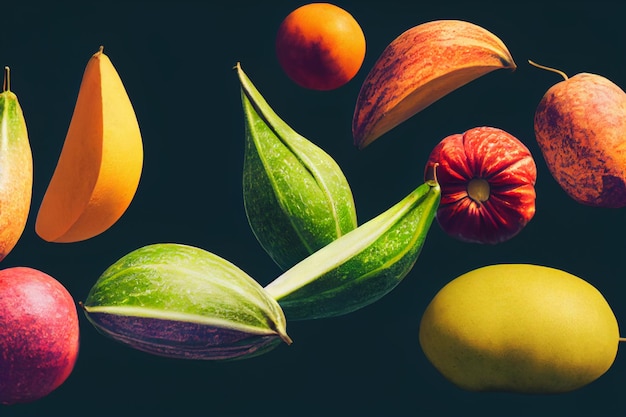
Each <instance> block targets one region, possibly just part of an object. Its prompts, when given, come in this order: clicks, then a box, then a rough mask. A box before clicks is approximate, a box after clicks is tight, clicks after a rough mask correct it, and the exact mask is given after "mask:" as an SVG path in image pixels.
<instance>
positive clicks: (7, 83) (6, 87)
mask: <svg viewBox="0 0 626 417" xmlns="http://www.w3.org/2000/svg"><path fill="white" fill-rule="evenodd" d="M10 72H11V71H10V70H9V67H8V66H6V67H4V82H3V83H2V92H5V91H11V74H10Z"/></svg>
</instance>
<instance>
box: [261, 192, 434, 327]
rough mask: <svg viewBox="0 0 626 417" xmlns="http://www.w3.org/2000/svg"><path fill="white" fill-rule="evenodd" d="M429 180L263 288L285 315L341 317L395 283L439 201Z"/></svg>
mask: <svg viewBox="0 0 626 417" xmlns="http://www.w3.org/2000/svg"><path fill="white" fill-rule="evenodd" d="M440 198H441V189H440V187H439V184H437V183H436V181H428V182H426V183H424V184H422V185H420V186H419V187H418V188H416V189H415V190H414V191H413V192H411V193H410V194H409V195H407V196H406V197H405V198H404V199H402V200H401V201H400V202H398V203H396V204H395V205H394V206H392V207H391V208H389V209H387V210H386V211H385V212H383V213H381V214H379V215H378V216H376V217H374V218H373V219H371V220H370V221H368V222H366V223H364V224H362V225H361V226H359V227H358V228H357V229H355V230H353V231H351V232H349V233H347V234H345V235H344V236H342V237H340V238H338V239H337V240H335V241H333V242H332V243H330V244H328V245H327V246H325V247H324V248H322V249H320V250H319V251H317V252H315V253H314V254H313V255H311V256H309V257H307V258H306V259H304V260H303V261H301V262H299V263H298V264H296V265H295V266H294V267H292V268H291V269H289V270H288V271H286V272H285V273H283V274H282V275H281V276H279V277H278V278H276V279H275V280H274V281H272V282H271V283H270V284H268V285H267V286H266V287H265V289H266V291H267V292H268V293H269V294H270V295H271V296H272V297H274V299H276V300H277V301H278V303H279V304H280V305H281V307H282V308H283V312H284V313H285V315H286V317H287V319H288V320H304V319H317V318H326V317H332V316H340V315H344V314H347V313H350V312H352V311H355V310H358V309H360V308H363V307H365V306H367V305H369V304H371V303H373V302H375V301H377V300H378V299H380V298H382V297H383V296H384V295H385V294H387V293H389V292H390V291H391V290H392V289H393V288H395V287H396V286H397V285H398V284H399V283H400V282H401V281H402V279H404V277H405V276H406V275H407V274H408V273H409V272H410V271H411V269H412V268H413V266H414V264H415V262H416V261H417V258H418V256H419V254H420V252H421V249H422V247H423V244H424V241H425V239H426V236H427V234H428V231H429V230H430V226H431V225H432V222H433V219H434V218H435V214H436V212H437V207H438V206H439V201H440Z"/></svg>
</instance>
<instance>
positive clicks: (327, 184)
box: [236, 64, 357, 270]
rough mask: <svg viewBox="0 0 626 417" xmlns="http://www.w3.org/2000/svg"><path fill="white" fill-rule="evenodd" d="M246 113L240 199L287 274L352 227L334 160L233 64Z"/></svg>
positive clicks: (347, 192) (351, 209)
mask: <svg viewBox="0 0 626 417" xmlns="http://www.w3.org/2000/svg"><path fill="white" fill-rule="evenodd" d="M236 69H237V74H238V76H239V80H240V84H241V99H242V104H243V110H244V115H245V121H246V125H245V128H246V129H245V139H246V142H245V154H244V166H243V197H244V206H245V210H246V215H247V218H248V222H249V224H250V227H251V228H252V231H253V233H254V235H255V236H256V238H257V240H258V241H259V243H260V244H261V246H262V247H263V248H264V249H265V251H266V252H267V253H268V254H269V255H270V257H271V258H272V259H273V260H274V261H275V262H276V264H277V265H278V266H279V267H280V268H282V269H283V270H286V269H288V268H290V267H291V266H293V265H294V264H296V263H297V262H299V261H301V260H302V259H304V258H306V257H307V256H308V255H310V254H312V253H314V252H315V251H317V250H318V249H320V248H322V247H324V246H326V245H327V244H328V243H330V242H332V241H333V240H335V239H337V238H338V237H339V236H342V235H344V234H345V233H347V232H349V231H351V230H353V229H355V228H356V226H357V219H356V210H355V206H354V199H353V196H352V190H351V189H350V186H349V184H348V181H347V180H346V178H345V176H344V174H343V172H342V170H341V168H340V167H339V165H338V164H337V162H336V161H335V160H334V159H333V158H332V157H331V156H330V155H328V154H327V153H326V152H325V151H324V150H323V149H321V148H320V147H319V146H317V145H315V144H314V143H313V142H311V141H310V140H308V139H306V138H304V137H303V136H301V135H300V134H298V133H296V132H295V131H294V130H293V129H292V128H291V127H290V126H289V125H287V123H285V122H284V121H283V120H282V119H281V118H279V117H278V115H277V114H276V113H275V112H274V111H273V110H272V108H271V107H270V106H269V105H268V103H267V102H266V101H265V99H264V98H263V97H262V96H261V94H260V93H259V91H258V90H257V89H256V87H255V86H254V85H253V84H252V82H251V81H250V79H249V78H248V77H247V76H246V74H245V73H244V72H243V70H242V69H241V66H240V65H239V64H238V65H237V66H236Z"/></svg>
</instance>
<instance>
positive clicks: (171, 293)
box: [83, 243, 291, 359]
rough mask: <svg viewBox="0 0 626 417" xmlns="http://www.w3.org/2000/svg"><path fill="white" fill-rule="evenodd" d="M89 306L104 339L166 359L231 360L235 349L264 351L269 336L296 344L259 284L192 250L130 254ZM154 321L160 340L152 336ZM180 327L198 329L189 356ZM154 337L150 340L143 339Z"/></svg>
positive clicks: (169, 246) (94, 291) (162, 246)
mask: <svg viewBox="0 0 626 417" xmlns="http://www.w3.org/2000/svg"><path fill="white" fill-rule="evenodd" d="M83 307H84V310H85V313H86V315H87V317H88V318H89V320H90V321H91V323H92V324H93V325H94V326H95V327H96V328H97V329H98V330H100V331H101V332H102V333H104V334H106V335H108V336H110V337H113V338H115V339H117V340H118V341H121V342H123V343H127V344H129V345H131V346H132V347H136V348H139V349H141V350H146V351H151V353H156V354H161V355H164V356H171V357H190V355H191V354H192V353H193V357H194V358H200V359H202V358H206V359H214V358H219V359H229V358H224V357H223V353H224V352H227V351H229V349H230V347H229V346H227V345H228V344H230V343H241V342H242V340H245V341H246V342H245V343H252V344H254V343H257V342H258V343H259V347H260V346H261V345H267V342H268V337H269V339H272V338H273V339H277V340H279V341H280V340H283V341H285V342H287V343H291V339H289V336H287V333H286V321H285V316H284V313H283V311H282V309H281V307H280V306H279V305H278V303H277V302H276V301H275V300H273V299H272V298H271V297H269V295H268V294H267V293H266V292H265V290H264V289H263V287H261V285H259V284H258V283H257V282H256V281H255V280H254V279H253V278H251V277H250V276H249V275H247V274H246V273H245V272H244V271H242V270H241V269H239V268H238V267H236V266H235V265H233V264H232V263H230V262H228V261H226V260H225V259H223V258H221V257H219V256H217V255H215V254H213V253H210V252H208V251H205V250H203V249H200V248H196V247H193V246H189V245H182V244H176V243H158V244H152V245H148V246H144V247H142V248H139V249H137V250H135V251H133V252H130V253H129V254H127V255H125V256H124V257H122V258H121V259H119V260H118V261H117V262H115V263H114V264H113V265H111V266H110V267H109V268H107V269H106V271H105V272H104V273H103V274H102V275H101V276H100V278H99V279H98V280H97V282H96V283H95V285H94V286H93V287H92V288H91V290H90V292H89V294H88V296H87V298H86V300H85V302H84V304H83ZM156 322H160V323H161V324H162V328H163V329H164V331H163V334H161V335H159V334H156V335H155V334H154V332H155V329H157V330H156V331H157V333H158V325H156V324H155V323H156ZM177 324H178V325H179V326H178V327H179V328H180V329H183V328H184V329H186V330H185V331H190V330H189V329H190V328H193V329H194V333H195V335H193V337H190V340H191V339H193V344H194V345H193V346H191V345H190V346H189V349H187V347H186V346H185V342H184V341H183V340H181V337H183V336H182V335H181V334H179V333H180V332H182V331H183V330H180V332H178V333H177V331H176V325H177ZM190 325H193V326H190ZM117 326H119V328H118V327H117ZM166 328H167V329H168V330H167V331H165V329H166ZM133 332H135V333H133ZM148 334H150V336H149V338H150V340H149V341H147V340H142V337H144V336H145V337H146V338H148V336H147V335H148ZM170 338H173V339H176V340H169V339H170ZM202 338H206V340H202ZM198 339H200V340H198ZM199 346H200V347H199ZM252 348H254V346H252ZM251 350H252V351H253V350H254V349H251ZM190 351H191V352H190ZM237 352H239V353H241V352H248V353H249V352H250V349H249V350H245V349H244V350H237Z"/></svg>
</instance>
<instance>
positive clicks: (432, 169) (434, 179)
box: [426, 162, 439, 185]
mask: <svg viewBox="0 0 626 417" xmlns="http://www.w3.org/2000/svg"><path fill="white" fill-rule="evenodd" d="M438 166H439V162H435V163H434V164H433V165H432V166H431V167H430V169H429V170H428V173H427V174H426V178H427V182H432V185H437V184H439V182H438V181H437V167H438ZM431 176H432V178H431Z"/></svg>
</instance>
